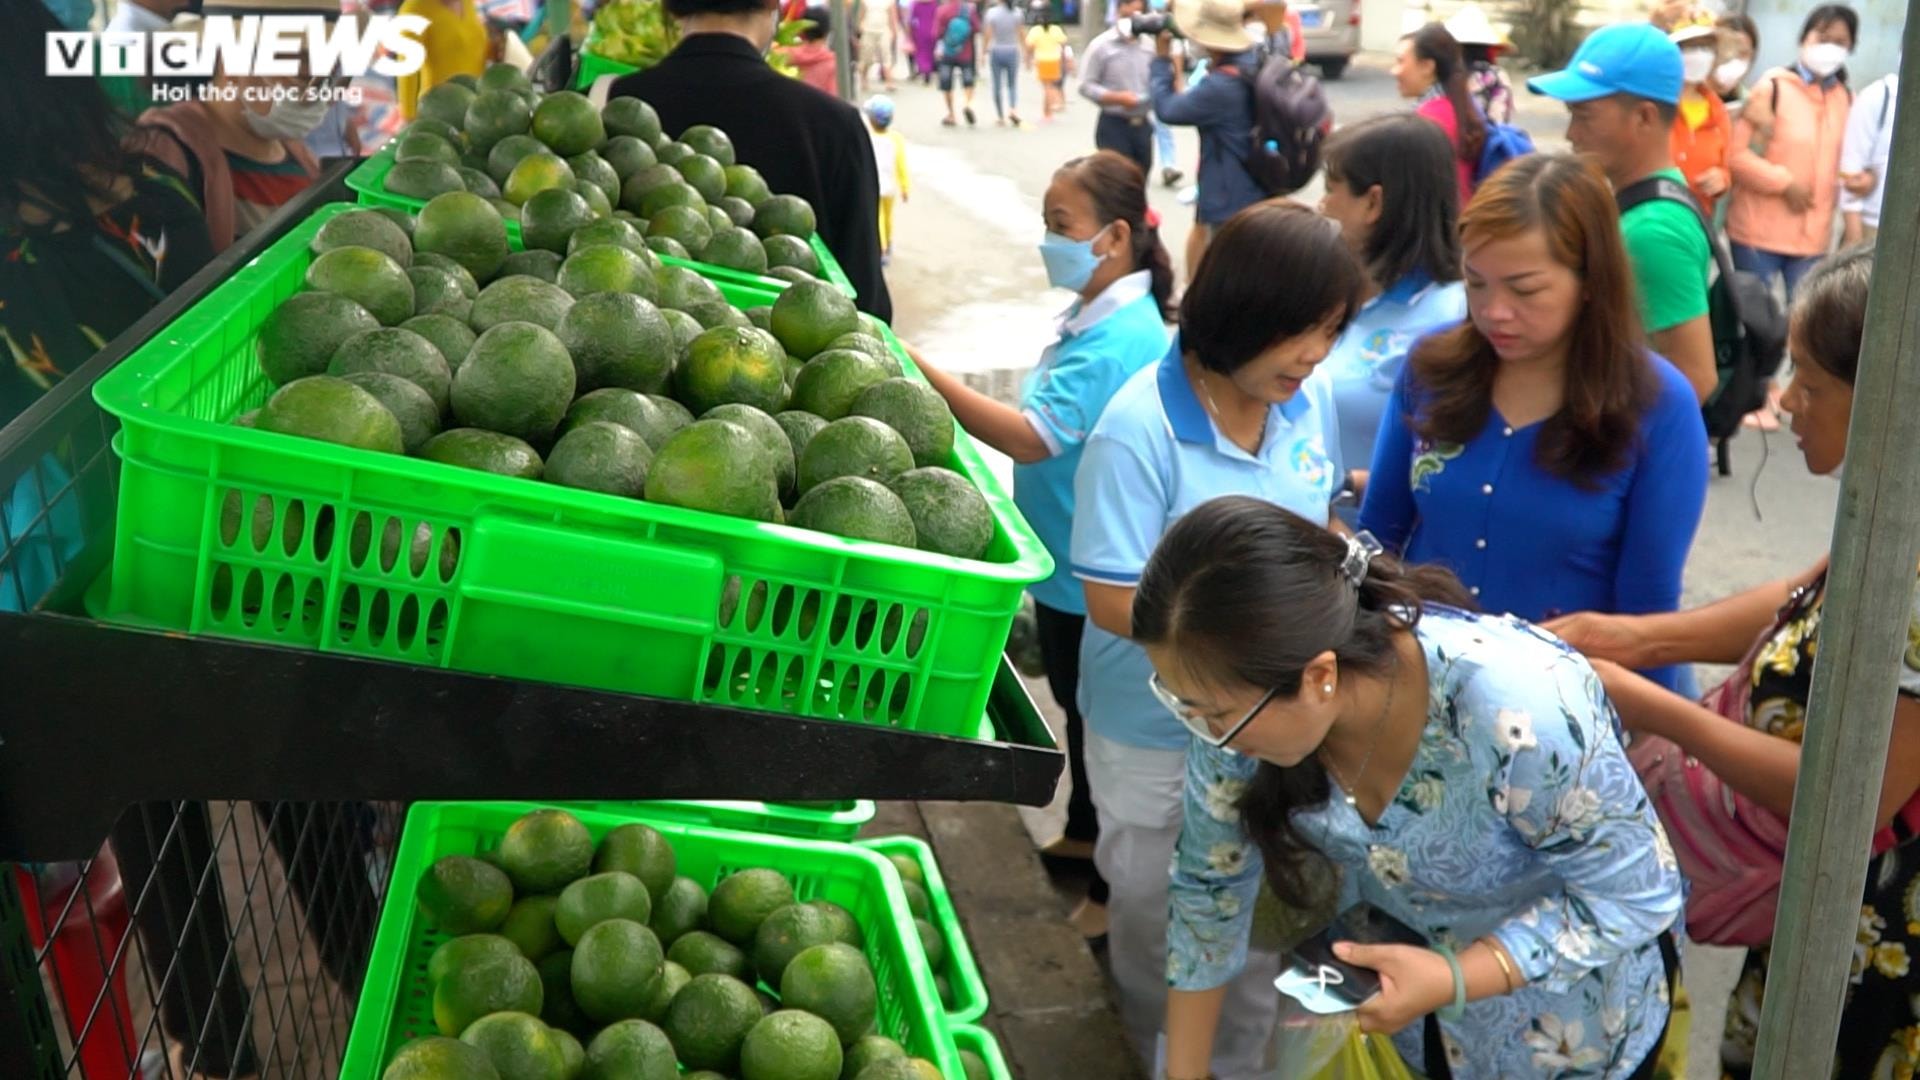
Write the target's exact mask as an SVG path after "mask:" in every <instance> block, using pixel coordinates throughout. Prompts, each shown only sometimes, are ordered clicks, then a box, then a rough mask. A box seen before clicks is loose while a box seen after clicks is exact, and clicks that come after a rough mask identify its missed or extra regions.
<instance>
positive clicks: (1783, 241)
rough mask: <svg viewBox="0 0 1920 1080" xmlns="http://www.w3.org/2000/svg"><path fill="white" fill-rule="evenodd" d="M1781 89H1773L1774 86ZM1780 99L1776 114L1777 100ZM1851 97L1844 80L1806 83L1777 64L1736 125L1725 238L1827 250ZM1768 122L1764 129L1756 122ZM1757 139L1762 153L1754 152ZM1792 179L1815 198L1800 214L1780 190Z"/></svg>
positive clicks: (1775, 247)
mask: <svg viewBox="0 0 1920 1080" xmlns="http://www.w3.org/2000/svg"><path fill="white" fill-rule="evenodd" d="M1776 87H1777V88H1778V91H1779V92H1778V94H1777V95H1776V94H1775V88H1776ZM1776 102H1777V106H1778V107H1777V114H1776V115H1772V116H1769V114H1770V113H1775V104H1776ZM1852 102H1853V94H1852V93H1851V92H1850V91H1849V90H1848V89H1847V88H1846V87H1845V86H1844V85H1842V84H1839V83H1835V84H1834V85H1833V87H1832V88H1831V89H1823V88H1821V87H1819V86H1817V85H1812V86H1810V85H1808V84H1807V82H1806V80H1804V79H1802V78H1801V77H1800V73H1799V72H1798V71H1795V70H1793V69H1791V68H1776V69H1774V70H1773V71H1770V72H1768V73H1767V75H1766V77H1765V78H1763V79H1761V80H1760V82H1759V83H1758V84H1757V85H1755V86H1754V88H1753V90H1752V91H1751V92H1750V93H1749V94H1748V95H1747V106H1746V108H1745V109H1743V110H1742V111H1741V113H1740V119H1739V120H1737V121H1735V122H1734V125H1733V146H1732V153H1731V154H1730V155H1729V159H1730V161H1731V163H1732V166H1733V203H1732V206H1731V207H1730V209H1729V210H1728V211H1727V235H1728V236H1729V237H1731V238H1732V239H1733V241H1734V243H1736V244H1745V245H1747V246H1748V247H1754V248H1759V249H1761V250H1762V251H1771V252H1774V253H1776V254H1780V255H1799V256H1806V255H1824V254H1826V251H1827V246H1828V243H1829V241H1830V240H1831V238H1832V235H1833V211H1834V204H1835V202H1836V201H1837V200H1838V197H1839V191H1840V142H1841V140H1842V139H1843V138H1844V137H1845V136H1846V133H1847V109H1848V107H1849V106H1850V105H1851V104H1852ZM1769 119H1770V120H1771V122H1770V123H1766V124H1765V127H1766V129H1767V130H1766V131H1765V132H1764V134H1763V132H1762V128H1761V127H1760V126H1758V125H1757V124H1756V120H1759V121H1762V122H1765V121H1768V120H1769ZM1756 141H1758V142H1760V143H1761V145H1762V146H1764V147H1765V151H1766V152H1765V155H1764V156H1762V155H1761V154H1758V153H1755V152H1754V149H1753V147H1754V143H1755V142H1756ZM1793 184H1800V185H1803V186H1804V187H1805V188H1806V189H1807V190H1808V191H1809V192H1811V193H1812V195H1813V205H1812V206H1811V207H1809V208H1807V210H1805V211H1804V212H1802V213H1794V212H1793V211H1792V210H1790V209H1788V208H1787V200H1786V198H1785V196H1784V195H1783V194H1782V193H1783V192H1785V191H1786V190H1787V188H1788V187H1790V186H1791V185H1793Z"/></svg>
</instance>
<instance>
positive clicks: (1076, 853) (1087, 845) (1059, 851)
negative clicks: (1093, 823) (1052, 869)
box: [1040, 836, 1093, 861]
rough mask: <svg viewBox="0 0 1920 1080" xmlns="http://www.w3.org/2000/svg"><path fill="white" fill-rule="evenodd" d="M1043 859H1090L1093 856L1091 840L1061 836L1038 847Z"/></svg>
mask: <svg viewBox="0 0 1920 1080" xmlns="http://www.w3.org/2000/svg"><path fill="white" fill-rule="evenodd" d="M1040 857H1041V858H1043V859H1079V860H1083V861H1090V860H1092V858H1093V841H1091V840H1075V839H1074V838H1073V837H1071V836H1061V837H1058V838H1057V839H1055V840H1053V841H1052V842H1050V843H1048V844H1046V845H1044V846H1043V847H1041V849H1040Z"/></svg>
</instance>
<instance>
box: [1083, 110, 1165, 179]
mask: <svg viewBox="0 0 1920 1080" xmlns="http://www.w3.org/2000/svg"><path fill="white" fill-rule="evenodd" d="M1093 145H1095V146H1097V147H1099V148H1100V149H1102V150H1111V151H1113V152H1114V153H1116V154H1120V155H1123V156H1125V157H1128V158H1131V159H1132V160H1133V163H1134V164H1135V165H1138V166H1140V174H1141V175H1142V176H1151V175H1153V121H1152V120H1150V119H1148V118H1146V117H1144V116H1143V117H1141V118H1140V119H1139V120H1138V122H1136V121H1134V120H1131V119H1129V118H1127V117H1124V116H1115V115H1114V114H1112V113H1105V112H1103V113H1101V114H1100V121H1099V123H1097V124H1095V125H1094V126H1093Z"/></svg>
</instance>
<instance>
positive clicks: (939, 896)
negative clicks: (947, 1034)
mask: <svg viewBox="0 0 1920 1080" xmlns="http://www.w3.org/2000/svg"><path fill="white" fill-rule="evenodd" d="M855 846H856V847H863V848H866V849H867V850H869V851H875V852H878V853H880V854H881V855H905V856H906V857H907V858H909V859H912V860H913V861H914V862H917V863H919V864H920V872H921V873H922V874H923V875H925V877H926V879H927V899H928V901H929V902H931V904H932V906H933V918H931V919H929V920H928V921H929V922H931V923H933V925H934V928H935V929H936V930H939V931H940V936H941V937H942V938H943V939H945V940H946V943H947V963H946V967H945V968H944V969H943V970H941V971H938V972H935V974H938V975H945V976H946V977H947V985H948V986H949V987H951V988H952V990H953V1004H952V1006H951V1007H950V1008H947V1009H946V1014H947V1019H948V1020H949V1021H952V1022H954V1023H962V1024H964V1023H969V1022H971V1021H974V1020H978V1019H980V1018H981V1017H983V1016H985V1015H987V985H986V983H985V982H983V981H982V980H981V978H980V967H979V965H978V964H975V963H974V962H973V950H972V949H971V948H969V947H968V945H967V935H966V934H965V932H963V931H962V930H961V929H960V916H959V914H958V913H957V912H955V911H954V910H953V897H952V896H950V895H948V893H947V881H946V878H944V877H942V876H941V874H940V864H939V862H937V861H936V860H935V859H934V857H933V849H932V848H930V847H928V846H927V844H926V842H925V841H923V840H919V839H916V838H915V837H911V836H882V837H876V838H874V839H871V840H860V841H856V843H855ZM896 872H897V871H896ZM912 948H913V949H914V950H915V951H917V952H919V954H920V957H921V959H922V961H924V960H925V958H926V953H925V951H923V950H921V949H920V945H919V942H918V941H917V940H916V941H915V942H914V944H913V945H912Z"/></svg>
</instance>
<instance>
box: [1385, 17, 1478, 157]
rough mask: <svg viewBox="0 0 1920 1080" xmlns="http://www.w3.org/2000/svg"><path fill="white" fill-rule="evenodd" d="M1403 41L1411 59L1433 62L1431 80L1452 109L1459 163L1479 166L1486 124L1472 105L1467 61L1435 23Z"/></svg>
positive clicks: (1458, 47)
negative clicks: (1407, 43) (1410, 47)
mask: <svg viewBox="0 0 1920 1080" xmlns="http://www.w3.org/2000/svg"><path fill="white" fill-rule="evenodd" d="M1405 40H1407V41H1411V42H1413V55H1415V56H1417V57H1419V58H1420V59H1422V60H1431V61H1433V80H1434V82H1436V83H1439V84H1440V88H1441V89H1442V90H1444V91H1446V95H1447V101H1448V102H1449V103H1451V104H1452V105H1453V122H1454V126H1455V127H1456V128H1457V129H1458V130H1459V132H1460V150H1459V154H1460V160H1461V161H1464V162H1466V163H1468V164H1469V165H1474V164H1478V163H1479V161H1480V151H1481V149H1482V148H1483V147H1485V146H1486V144H1487V121H1486V118H1485V117H1483V116H1481V115H1480V106H1479V105H1477V104H1475V103H1474V100H1473V87H1472V86H1471V85H1469V83H1468V81H1467V78H1468V75H1469V74H1470V72H1469V71H1468V70H1467V58H1466V56H1465V54H1463V53H1462V52H1461V51H1460V43H1459V42H1458V41H1455V40H1454V39H1453V34H1452V33H1451V32H1449V31H1448V30H1447V28H1446V27H1445V26H1442V25H1441V24H1439V23H1437V22H1430V23H1428V24H1427V25H1425V26H1423V27H1421V28H1420V29H1418V30H1415V31H1414V32H1413V33H1411V34H1408V35H1407V36H1406V39H1405Z"/></svg>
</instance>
